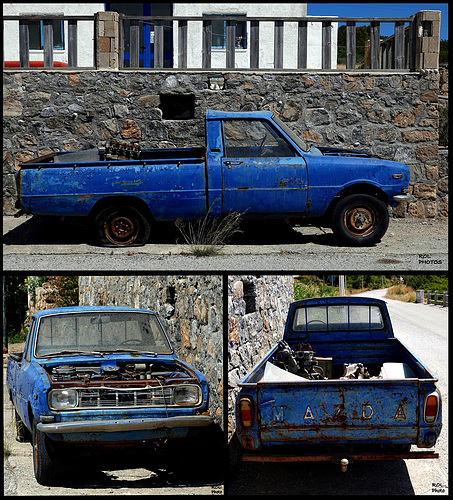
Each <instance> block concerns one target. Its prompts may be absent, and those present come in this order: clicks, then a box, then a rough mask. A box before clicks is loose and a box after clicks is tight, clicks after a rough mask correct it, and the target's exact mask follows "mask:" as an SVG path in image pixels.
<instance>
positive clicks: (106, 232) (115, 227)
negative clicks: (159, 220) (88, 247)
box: [95, 205, 150, 247]
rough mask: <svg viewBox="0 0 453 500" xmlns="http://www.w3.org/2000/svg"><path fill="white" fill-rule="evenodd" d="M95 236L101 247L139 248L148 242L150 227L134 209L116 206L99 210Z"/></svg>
mask: <svg viewBox="0 0 453 500" xmlns="http://www.w3.org/2000/svg"><path fill="white" fill-rule="evenodd" d="M95 227H96V236H97V239H98V241H99V243H100V245H101V246H103V247H117V246H141V245H145V244H146V242H147V241H148V238H149V234H150V226H149V222H148V221H147V219H146V218H145V217H144V216H143V215H142V214H141V213H140V212H139V211H138V210H137V209H136V208H134V207H130V206H126V205H125V206H116V207H108V208H104V209H103V210H101V211H100V212H99V213H98V214H97V216H96V219H95Z"/></svg>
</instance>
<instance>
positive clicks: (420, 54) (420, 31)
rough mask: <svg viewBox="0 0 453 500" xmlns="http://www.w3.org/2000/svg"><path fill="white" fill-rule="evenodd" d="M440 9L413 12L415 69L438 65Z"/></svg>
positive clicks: (433, 67) (430, 67)
mask: <svg viewBox="0 0 453 500" xmlns="http://www.w3.org/2000/svg"><path fill="white" fill-rule="evenodd" d="M439 52H440V11H438V10H422V11H420V12H417V14H415V71H419V70H421V69H436V68H438V67H439Z"/></svg>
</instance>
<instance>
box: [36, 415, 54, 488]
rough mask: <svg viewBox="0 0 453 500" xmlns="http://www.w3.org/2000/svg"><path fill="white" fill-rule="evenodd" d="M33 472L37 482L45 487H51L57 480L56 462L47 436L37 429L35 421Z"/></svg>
mask: <svg viewBox="0 0 453 500" xmlns="http://www.w3.org/2000/svg"><path fill="white" fill-rule="evenodd" d="M32 434H33V435H32V446H33V470H34V473H35V478H36V481H38V483H39V484H42V485H44V486H48V485H51V484H52V482H53V480H54V478H55V462H54V460H53V457H52V450H51V449H50V444H49V442H48V438H47V437H46V435H45V434H44V433H43V432H41V431H39V430H38V429H37V427H36V420H35V419H33V433H32Z"/></svg>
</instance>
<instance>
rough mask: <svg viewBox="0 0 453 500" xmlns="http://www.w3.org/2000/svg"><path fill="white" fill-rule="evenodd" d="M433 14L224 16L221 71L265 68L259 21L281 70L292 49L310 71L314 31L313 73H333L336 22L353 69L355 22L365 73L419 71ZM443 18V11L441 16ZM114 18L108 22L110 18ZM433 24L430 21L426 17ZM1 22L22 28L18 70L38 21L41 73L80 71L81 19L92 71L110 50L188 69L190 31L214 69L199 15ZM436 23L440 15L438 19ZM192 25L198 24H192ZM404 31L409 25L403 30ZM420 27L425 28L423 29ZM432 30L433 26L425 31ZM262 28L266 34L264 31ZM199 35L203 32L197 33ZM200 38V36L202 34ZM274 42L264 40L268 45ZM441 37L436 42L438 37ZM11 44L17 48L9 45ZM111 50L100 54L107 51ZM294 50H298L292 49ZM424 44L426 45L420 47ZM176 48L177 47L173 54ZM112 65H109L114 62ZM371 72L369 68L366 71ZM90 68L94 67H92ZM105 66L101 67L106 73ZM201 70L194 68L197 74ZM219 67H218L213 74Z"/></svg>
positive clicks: (138, 62)
mask: <svg viewBox="0 0 453 500" xmlns="http://www.w3.org/2000/svg"><path fill="white" fill-rule="evenodd" d="M427 12H428V13H429V12H435V11H421V12H419V13H417V14H414V15H413V16H411V17H401V18H384V17H382V18H381V17H380V18H370V17H356V18H349V17H299V18H281V19H272V18H265V17H242V16H241V17H239V16H222V18H221V20H222V21H223V23H224V26H225V27H224V33H223V35H224V40H225V42H224V46H223V49H224V51H225V62H224V67H223V69H253V70H256V69H267V70H268V69H269V68H260V49H261V52H262V51H263V43H264V41H266V40H267V38H268V36H267V35H266V37H264V36H263V31H264V30H263V23H265V24H266V25H267V26H268V25H269V23H271V24H273V30H272V31H273V68H274V69H283V68H284V54H285V52H286V51H288V50H292V51H294V50H296V51H297V57H296V67H295V68H293V69H296V70H306V69H307V66H308V51H309V44H308V34H309V30H310V27H311V26H315V25H316V26H318V29H319V28H320V29H321V39H320V46H318V47H317V50H318V52H319V51H320V52H321V55H322V57H321V67H320V68H311V69H324V70H326V69H336V68H332V57H333V58H334V60H336V59H335V57H336V54H335V53H334V51H335V45H334V43H333V42H334V35H335V33H334V29H337V26H338V24H340V23H345V24H346V70H354V69H356V65H357V42H356V30H357V25H358V24H368V25H369V27H370V40H369V46H368V48H367V57H366V61H368V63H367V64H366V65H365V68H364V69H370V70H382V69H391V70H404V69H405V70H411V71H414V70H417V69H419V68H417V59H416V55H417V52H419V51H420V50H424V49H423V47H421V44H420V43H419V39H420V37H424V36H426V37H430V38H432V37H434V38H436V35H437V30H436V29H435V28H434V29H433V28H432V25H429V23H435V22H436V17H435V16H434V17H432V19H434V21H433V20H428V21H425V20H422V19H424V18H423V17H420V14H424V13H427ZM101 14H102V15H103V17H102V18H103V19H104V16H105V14H115V15H116V17H115V18H114V20H113V21H112V24H115V23H116V24H117V28H116V32H115V34H113V35H109V38H108V37H105V36H104V33H103V29H99V23H100V19H101V17H100V15H101ZM439 16H440V13H439ZM112 19H113V18H112ZM429 19H431V18H429ZM3 20H4V23H5V22H8V21H16V22H18V23H19V32H18V33H19V39H18V45H19V64H18V67H19V68H29V67H30V66H36V62H34V61H30V25H31V23H33V22H36V21H40V22H42V39H43V47H42V51H43V61H42V65H41V64H40V65H39V66H40V67H43V68H53V67H55V65H59V66H64V67H66V68H68V69H74V68H78V67H79V66H78V54H77V51H78V45H79V43H78V42H79V40H78V36H79V34H78V24H79V23H80V22H81V21H90V22H92V23H93V33H94V36H93V46H92V50H93V66H92V67H93V68H99V66H100V63H99V61H100V58H99V57H98V55H99V52H109V51H110V52H112V53H115V54H116V55H117V56H118V57H117V58H111V59H110V61H109V64H110V66H112V69H140V68H147V69H162V68H164V67H177V68H182V69H190V68H189V66H190V64H188V53H189V50H188V47H189V46H190V49H193V47H192V45H193V43H194V39H193V38H190V36H191V35H189V31H190V29H191V30H192V31H190V33H193V27H194V26H195V27H196V28H195V29H196V30H198V35H197V37H196V40H197V42H196V43H197V44H199V46H198V45H197V46H196V47H195V50H196V51H198V52H199V53H201V67H200V68H199V69H205V70H210V69H213V65H212V54H213V23H215V22H218V21H219V17H217V16H203V17H187V16H185V17H180V16H163V17H146V16H126V15H123V14H119V15H118V14H116V13H113V12H104V13H98V14H95V15H94V16H64V15H61V16H60V15H23V16H4V17H3ZM57 20H60V21H64V22H65V29H67V34H68V36H67V40H68V41H67V63H65V64H63V65H62V64H55V63H56V62H55V61H54V45H53V36H54V34H53V22H54V21H57ZM438 21H439V23H440V17H439V19H438ZM193 23H195V24H193ZM382 23H391V24H393V25H394V34H393V35H392V36H391V37H390V38H389V39H388V41H385V42H384V43H382V41H381V36H380V32H381V24H382ZM245 25H246V31H245V33H246V34H245V36H246V37H247V52H248V55H249V57H248V61H247V62H246V63H245V65H244V67H243V68H241V67H239V68H238V58H237V49H238V47H237V42H238V35H237V33H238V28H239V29H240V27H241V26H245ZM288 25H291V30H294V29H295V27H296V29H297V35H296V42H295V43H293V42H289V41H288V40H287V39H286V38H285V32H286V31H287V30H289V26H288ZM406 25H407V26H406ZM420 26H421V28H422V29H420ZM430 26H431V28H430ZM266 29H267V28H266ZM200 31H201V33H200ZM200 34H201V36H200ZM3 36H4V40H3V41H4V43H5V40H6V38H5V37H8V36H9V35H8V30H7V29H5V26H4V35H3ZM270 38H272V37H269V39H270ZM437 38H438V36H437ZM8 43H17V41H15V40H10V39H8ZM106 44H107V45H108V47H107V49H105V47H104V46H105V45H106ZM151 44H152V49H150V53H151V57H149V58H148V59H149V60H146V57H145V54H144V48H145V46H147V45H151ZM294 45H295V47H294ZM425 45H426V44H425ZM174 47H177V49H175V48H174ZM112 61H113V62H112ZM9 63H10V61H4V64H3V66H4V67H9V65H10V64H9ZM367 66H368V67H367ZM90 67H91V66H90ZM104 68H105V65H104V67H103V69H104ZM197 69H198V68H197ZM217 69H218V68H217Z"/></svg>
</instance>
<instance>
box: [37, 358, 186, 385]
mask: <svg viewBox="0 0 453 500" xmlns="http://www.w3.org/2000/svg"><path fill="white" fill-rule="evenodd" d="M47 370H48V373H49V377H50V379H51V381H52V382H54V383H58V382H81V383H83V384H88V383H89V382H92V383H96V382H123V383H124V382H138V383H139V384H140V381H141V380H143V381H148V382H149V381H151V380H157V381H159V383H161V382H163V381H165V380H168V379H170V380H171V381H172V382H174V381H175V379H184V380H185V381H187V380H188V379H193V375H192V374H190V373H189V372H188V371H187V370H185V369H183V368H182V367H180V366H178V365H170V364H165V363H150V362H143V363H136V362H131V361H127V362H116V361H103V362H101V363H95V364H87V365H85V364H81V365H78V364H71V365H59V366H54V367H49V368H48V369H47ZM145 383H146V382H145Z"/></svg>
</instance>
